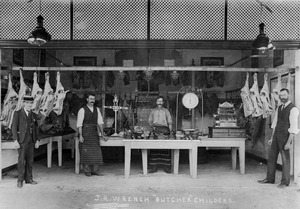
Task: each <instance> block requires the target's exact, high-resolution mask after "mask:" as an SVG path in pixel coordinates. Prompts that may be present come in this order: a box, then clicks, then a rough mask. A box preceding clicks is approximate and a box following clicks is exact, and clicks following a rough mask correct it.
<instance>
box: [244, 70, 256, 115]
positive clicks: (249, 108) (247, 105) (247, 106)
mask: <svg viewBox="0 0 300 209" xmlns="http://www.w3.org/2000/svg"><path fill="white" fill-rule="evenodd" d="M241 98H242V101H243V107H244V108H243V109H244V115H245V117H248V116H250V115H252V113H253V111H254V107H253V105H252V101H251V98H250V90H249V73H247V76H246V81H245V85H244V87H243V88H242V89H241Z"/></svg>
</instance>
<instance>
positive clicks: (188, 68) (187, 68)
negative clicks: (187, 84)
mask: <svg viewBox="0 0 300 209" xmlns="http://www.w3.org/2000/svg"><path fill="white" fill-rule="evenodd" d="M12 69H13V70H20V69H23V70H24V71H61V72H64V71H65V72H67V71H121V70H122V71H147V70H151V71H199V72H200V71H225V72H285V71H286V70H287V69H290V68H286V67H285V68H235V67H229V68H226V67H205V66H183V67H163V66H153V67H147V66H134V67H123V66H103V67H101V66H94V67H83V66H82V67H81V66H73V67H13V68H12Z"/></svg>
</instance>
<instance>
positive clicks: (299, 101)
mask: <svg viewBox="0 0 300 209" xmlns="http://www.w3.org/2000/svg"><path fill="white" fill-rule="evenodd" d="M297 55H298V56H297ZM297 57H298V60H300V50H298V51H297V53H296V60H297ZM296 66H297V67H296V70H295V105H296V107H297V108H298V110H300V91H299V89H300V61H298V63H297V61H296ZM299 119H300V117H298V128H299V121H300V120H299ZM299 140H300V134H297V135H296V137H295V139H294V182H295V183H296V184H298V186H299V185H300V141H299ZM291 157H293V156H291Z"/></svg>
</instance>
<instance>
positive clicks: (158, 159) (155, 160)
mask: <svg viewBox="0 0 300 209" xmlns="http://www.w3.org/2000/svg"><path fill="white" fill-rule="evenodd" d="M149 167H150V168H152V169H154V168H157V167H162V168H167V169H171V151H170V150H166V149H157V150H150V156H149Z"/></svg>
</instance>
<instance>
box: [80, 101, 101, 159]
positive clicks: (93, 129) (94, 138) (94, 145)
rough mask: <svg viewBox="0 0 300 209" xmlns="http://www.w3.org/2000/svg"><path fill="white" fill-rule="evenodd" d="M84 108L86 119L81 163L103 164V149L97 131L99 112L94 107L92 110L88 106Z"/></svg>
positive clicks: (81, 147)
mask: <svg viewBox="0 0 300 209" xmlns="http://www.w3.org/2000/svg"><path fill="white" fill-rule="evenodd" d="M83 108H84V110H85V111H84V112H85V113H84V120H83V126H82V136H83V139H84V141H83V143H79V148H80V164H81V165H103V157H102V150H101V147H100V144H99V137H98V132H97V118H98V112H97V109H96V108H94V111H93V112H91V111H90V109H89V108H88V107H86V106H85V107H83Z"/></svg>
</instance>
